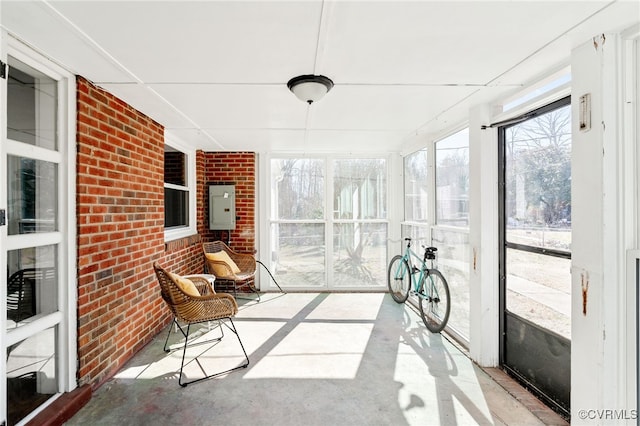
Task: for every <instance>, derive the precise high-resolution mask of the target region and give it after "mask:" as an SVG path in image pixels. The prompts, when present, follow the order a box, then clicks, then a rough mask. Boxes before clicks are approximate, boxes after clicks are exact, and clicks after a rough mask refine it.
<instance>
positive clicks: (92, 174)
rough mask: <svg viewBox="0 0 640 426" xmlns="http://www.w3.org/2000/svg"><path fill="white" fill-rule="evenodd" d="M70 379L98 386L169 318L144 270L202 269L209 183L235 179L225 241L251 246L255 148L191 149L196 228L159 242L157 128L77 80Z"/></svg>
mask: <svg viewBox="0 0 640 426" xmlns="http://www.w3.org/2000/svg"><path fill="white" fill-rule="evenodd" d="M77 97H78V99H77V102H78V106H77V110H78V116H77V173H78V174H77V217H78V241H77V249H78V360H79V367H78V368H79V370H78V381H79V384H80V385H83V384H87V383H89V384H91V385H92V386H93V387H98V386H99V385H100V384H101V383H102V382H104V381H105V380H106V379H108V378H110V377H111V376H112V375H113V374H115V373H116V372H117V371H118V370H119V369H120V368H121V367H122V366H123V365H124V363H126V362H127V361H128V360H129V359H130V358H131V357H132V356H133V355H134V354H135V353H136V352H137V351H139V350H140V349H141V348H142V347H144V346H145V345H146V344H147V343H148V342H149V341H150V340H151V339H152V338H153V337H154V336H155V335H156V334H158V333H159V332H160V331H161V330H162V329H163V328H164V327H165V326H166V325H167V324H168V322H169V321H170V319H171V316H170V312H169V310H168V309H167V307H166V306H165V305H164V301H163V300H162V298H161V297H160V291H159V287H158V285H157V282H156V277H155V275H154V272H153V267H152V265H153V262H154V261H159V262H160V263H161V264H162V265H163V266H165V267H166V268H167V269H169V270H171V271H173V272H176V273H178V274H190V273H200V272H202V271H203V259H202V248H201V242H202V241H203V240H212V239H214V238H217V237H218V236H216V235H214V234H213V231H209V230H208V229H207V228H208V216H207V215H208V187H207V184H208V183H209V182H228V183H235V185H236V213H237V216H238V217H239V218H238V220H237V227H236V230H235V231H233V232H232V234H231V246H232V247H233V248H234V249H235V250H238V251H241V252H250V253H253V252H254V250H255V226H254V224H255V218H254V211H255V201H254V194H255V163H256V156H255V154H254V153H204V152H202V151H198V152H197V153H196V182H197V190H196V208H197V212H196V216H197V218H196V220H197V229H198V231H199V234H197V235H194V236H191V237H187V238H183V239H179V240H176V241H170V242H167V243H165V241H164V129H163V127H162V126H161V125H160V124H158V123H156V122H155V121H153V120H152V119H151V118H149V117H147V116H145V115H144V114H142V113H140V112H139V111H136V110H135V109H133V108H132V107H131V106H129V105H127V104H126V103H124V102H122V101H121V100H119V99H118V98H116V97H114V96H112V95H111V94H109V93H108V92H106V91H104V90H102V89H100V88H98V87H96V86H94V85H93V84H91V83H90V82H88V81H87V80H85V79H83V78H81V77H79V78H78V79H77Z"/></svg>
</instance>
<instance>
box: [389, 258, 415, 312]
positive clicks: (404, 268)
mask: <svg viewBox="0 0 640 426" xmlns="http://www.w3.org/2000/svg"><path fill="white" fill-rule="evenodd" d="M387 285H388V286H389V293H391V297H392V298H393V300H395V301H396V302H397V303H404V302H405V301H406V300H407V298H408V297H409V290H410V289H411V271H410V270H409V263H407V261H406V260H404V258H403V257H402V256H400V255H397V256H395V257H394V258H393V259H391V262H390V263H389V269H388V271H387Z"/></svg>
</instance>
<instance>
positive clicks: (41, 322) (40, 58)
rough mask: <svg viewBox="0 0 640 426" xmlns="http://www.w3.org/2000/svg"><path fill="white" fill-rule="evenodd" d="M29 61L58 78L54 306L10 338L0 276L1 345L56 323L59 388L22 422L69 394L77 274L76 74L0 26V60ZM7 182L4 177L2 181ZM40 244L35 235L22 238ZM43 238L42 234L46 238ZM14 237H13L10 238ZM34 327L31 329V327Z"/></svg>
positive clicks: (0, 378) (1, 125) (2, 233)
mask: <svg viewBox="0 0 640 426" xmlns="http://www.w3.org/2000/svg"><path fill="white" fill-rule="evenodd" d="M9 56H11V57H12V58H14V59H16V60H18V61H20V62H22V63H24V64H27V65H29V66H30V67H32V68H34V69H37V70H38V71H40V72H42V73H44V74H46V75H48V76H50V77H51V78H53V79H54V80H56V81H57V82H58V83H57V88H58V99H57V111H56V113H57V127H58V129H57V130H58V134H57V138H58V147H57V150H58V153H59V154H60V155H59V158H60V162H59V163H58V175H57V176H58V188H57V191H58V224H59V230H58V231H57V233H58V234H59V235H60V237H59V238H57V239H56V242H55V244H56V245H57V247H58V259H57V262H58V263H57V267H58V277H57V278H58V310H57V311H56V312H54V313H52V314H48V315H46V316H44V317H43V318H41V319H38V320H37V321H34V323H32V324H30V325H29V327H24V329H21V328H18V329H14V330H12V331H11V334H12V335H11V339H9V338H8V331H7V324H6V320H7V319H6V312H7V311H6V309H7V306H6V291H7V276H6V274H5V273H2V274H0V311H1V312H2V313H3V314H2V315H0V348H1V349H2V350H3V351H6V348H7V345H8V344H9V342H10V341H14V340H16V339H17V340H19V341H22V339H23V338H25V336H27V335H33V334H34V333H37V332H40V330H41V329H46V328H50V327H54V326H57V327H58V339H57V343H56V349H55V350H56V356H57V373H56V380H57V388H58V393H57V394H56V395H54V397H52V398H49V399H48V400H47V401H46V402H45V403H43V404H42V405H40V406H39V407H38V408H37V409H36V410H34V411H33V412H31V413H30V414H29V415H27V416H26V417H25V418H24V419H23V420H21V422H26V421H28V420H29V419H31V418H33V417H35V416H36V415H37V414H38V413H39V412H40V411H42V410H43V409H44V408H46V407H47V406H48V405H50V404H51V403H52V402H53V401H54V400H55V399H56V398H57V397H58V396H60V395H61V394H62V392H69V391H71V390H73V389H75V388H76V387H77V378H76V373H77V313H76V307H77V273H76V187H75V182H76V150H75V141H76V79H75V75H74V74H72V73H70V72H69V71H67V70H66V69H64V68H62V67H61V66H59V65H58V64H56V63H54V62H53V61H51V60H50V59H48V58H47V57H45V56H44V55H42V54H40V53H38V52H36V51H34V50H33V49H32V48H30V47H29V46H27V45H25V44H23V43H22V42H20V41H19V40H18V39H17V38H15V37H13V36H12V35H11V34H9V33H7V31H6V30H4V29H2V28H0V59H1V60H2V62H4V63H8V57H9ZM7 74H8V67H7ZM0 102H1V103H2V105H5V107H3V108H0V111H2V113H0V175H2V176H6V173H7V155H8V154H9V152H8V149H7V143H6V141H7V112H6V111H7V108H6V103H7V79H0ZM3 182H6V179H3ZM7 207H8V206H7V191H6V183H3V184H2V185H0V208H1V209H4V210H5V211H6V210H7ZM7 234H8V231H7V226H0V242H1V244H0V247H2V249H0V264H1V265H3V266H2V268H5V269H6V268H7V250H10V249H11V248H12V246H14V245H15V244H14V243H13V242H12V243H10V244H8V242H7V240H8V235H7ZM25 238H27V239H29V240H32V239H33V241H35V242H36V244H35V246H40V245H42V244H41V243H40V242H39V241H37V240H38V239H37V238H33V236H27V237H25ZM45 239H46V238H45ZM14 240H16V241H17V239H14ZM32 326H33V327H32ZM6 377H7V359H6V357H2V361H0V394H2V395H7V380H6ZM7 410H8V407H7V398H6V397H5V398H0V423H2V421H5V422H6V420H7Z"/></svg>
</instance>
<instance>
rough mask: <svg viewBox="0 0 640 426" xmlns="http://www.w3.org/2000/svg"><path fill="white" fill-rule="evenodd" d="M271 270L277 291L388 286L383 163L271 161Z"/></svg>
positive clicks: (385, 186)
mask: <svg viewBox="0 0 640 426" xmlns="http://www.w3.org/2000/svg"><path fill="white" fill-rule="evenodd" d="M270 167H271V188H270V191H271V221H270V230H271V235H270V241H271V259H272V263H271V269H272V270H273V271H275V276H276V279H277V281H278V283H280V284H281V285H283V286H285V287H290V288H293V287H297V288H340V289H347V288H351V289H369V288H381V287H383V286H386V275H385V274H386V264H387V228H388V220H387V195H388V194H387V161H386V160H385V159H381V158H364V159H358V158H349V159H346V158H341V159H325V158H279V159H272V160H271V165H270Z"/></svg>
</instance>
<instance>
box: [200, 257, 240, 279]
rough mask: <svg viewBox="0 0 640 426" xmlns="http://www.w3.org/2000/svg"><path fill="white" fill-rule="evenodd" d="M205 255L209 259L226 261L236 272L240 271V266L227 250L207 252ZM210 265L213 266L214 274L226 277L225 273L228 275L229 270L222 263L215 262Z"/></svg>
mask: <svg viewBox="0 0 640 426" xmlns="http://www.w3.org/2000/svg"><path fill="white" fill-rule="evenodd" d="M205 256H206V257H207V259H209V260H217V261H221V262H224V263H226V264H227V265H228V266H229V267H230V268H231V270H232V271H233V273H234V274H237V273H239V272H240V268H238V265H236V262H234V261H233V259H231V258H230V257H229V255H228V254H227V252H226V251H218V252H215V253H205ZM210 266H211V267H212V268H213V273H214V275H217V276H220V277H224V276H225V275H227V271H226V269H225V268H224V267H223V266H222V265H216V264H215V263H213V264H211V265H210Z"/></svg>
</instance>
